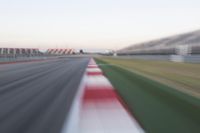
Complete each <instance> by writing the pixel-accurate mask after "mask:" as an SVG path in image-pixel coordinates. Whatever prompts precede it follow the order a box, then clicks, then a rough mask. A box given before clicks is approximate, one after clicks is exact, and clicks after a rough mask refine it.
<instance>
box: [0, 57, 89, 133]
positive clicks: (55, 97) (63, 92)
mask: <svg viewBox="0 0 200 133" xmlns="http://www.w3.org/2000/svg"><path fill="white" fill-rule="evenodd" d="M88 61H89V59H88V58H78V57H77V58H75V57H74V58H73V59H71V58H61V59H57V60H52V61H46V62H30V63H20V64H7V65H0V133H59V132H61V129H62V126H63V124H64V121H65V119H66V116H67V115H68V112H69V109H70V106H71V103H72V100H73V98H74V95H75V93H76V91H77V89H78V86H79V84H80V81H81V78H82V76H83V73H84V71H85V68H86V66H87V63H88Z"/></svg>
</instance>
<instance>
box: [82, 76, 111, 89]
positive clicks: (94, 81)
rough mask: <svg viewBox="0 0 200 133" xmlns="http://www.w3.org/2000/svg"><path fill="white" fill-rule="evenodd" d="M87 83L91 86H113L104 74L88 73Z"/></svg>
mask: <svg viewBox="0 0 200 133" xmlns="http://www.w3.org/2000/svg"><path fill="white" fill-rule="evenodd" d="M86 85H87V86H89V87H101V88H103V87H109V88H112V85H111V83H110V82H109V81H108V79H107V78H106V77H105V76H103V75H88V76H87V77H86Z"/></svg>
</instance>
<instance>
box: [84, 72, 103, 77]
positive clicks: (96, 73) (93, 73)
mask: <svg viewBox="0 0 200 133" xmlns="http://www.w3.org/2000/svg"><path fill="white" fill-rule="evenodd" d="M87 75H89V76H94V75H103V73H102V72H87Z"/></svg>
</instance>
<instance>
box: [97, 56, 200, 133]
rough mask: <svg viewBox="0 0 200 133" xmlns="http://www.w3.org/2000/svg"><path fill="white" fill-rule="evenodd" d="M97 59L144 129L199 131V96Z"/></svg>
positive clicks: (180, 132)
mask: <svg viewBox="0 0 200 133" xmlns="http://www.w3.org/2000/svg"><path fill="white" fill-rule="evenodd" d="M96 61H97V63H98V64H100V65H99V66H100V67H101V69H102V70H103V72H104V73H105V75H106V76H107V77H108V79H109V80H110V81H111V83H112V84H113V86H114V87H115V88H116V89H117V92H118V93H119V95H120V96H121V97H122V99H123V100H124V102H125V103H126V104H127V105H128V108H129V110H130V112H131V113H132V114H133V115H134V116H135V118H136V119H137V120H138V121H139V123H140V124H141V126H142V127H143V128H144V129H145V131H146V132H148V133H199V132H200V100H199V99H197V98H195V97H192V96H191V95H187V94H185V93H182V92H180V91H178V90H177V89H174V88H172V87H169V86H167V85H164V84H161V83H159V82H157V81H154V80H152V79H149V78H147V77H145V76H142V75H139V74H137V73H134V72H131V71H128V70H127V69H123V68H121V67H118V66H115V65H110V64H109V63H108V62H105V61H102V60H100V59H99V58H98V59H96ZM102 64H104V65H102Z"/></svg>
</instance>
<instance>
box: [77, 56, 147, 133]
mask: <svg viewBox="0 0 200 133" xmlns="http://www.w3.org/2000/svg"><path fill="white" fill-rule="evenodd" d="M86 74H87V76H86V80H85V90H84V94H83V99H82V106H81V112H80V124H79V126H80V127H79V129H80V131H79V132H80V133H143V132H144V131H143V129H142V128H141V127H140V126H139V124H138V123H137V121H136V120H135V119H134V118H133V117H132V116H131V115H130V114H129V113H128V112H127V110H126V109H125V108H124V106H123V105H122V102H121V100H120V97H119V96H118V94H117V93H116V91H115V89H114V88H113V86H112V85H111V83H110V82H109V81H108V79H107V78H106V77H105V76H104V75H103V72H102V71H101V69H100V68H99V67H98V65H97V64H96V63H95V61H94V60H93V59H91V61H90V63H89V65H88V67H87V70H86Z"/></svg>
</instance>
